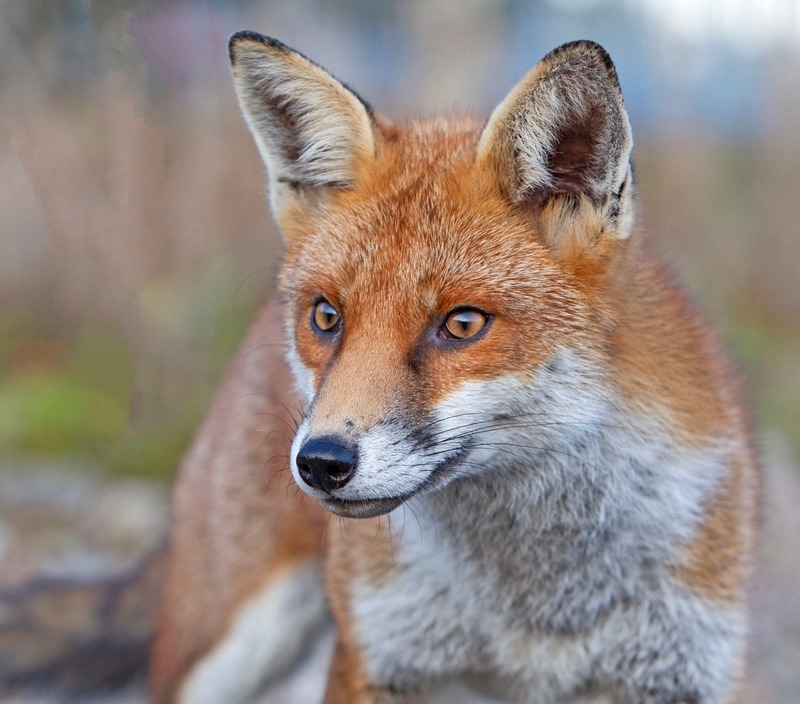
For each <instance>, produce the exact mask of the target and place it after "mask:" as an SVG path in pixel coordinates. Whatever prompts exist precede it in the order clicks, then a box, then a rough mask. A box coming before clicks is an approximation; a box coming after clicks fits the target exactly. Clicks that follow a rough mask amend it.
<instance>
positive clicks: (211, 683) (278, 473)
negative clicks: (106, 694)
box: [151, 305, 330, 704]
mask: <svg viewBox="0 0 800 704" xmlns="http://www.w3.org/2000/svg"><path fill="white" fill-rule="evenodd" d="M283 347H284V344H283V333H282V325H281V322H280V316H279V315H278V310H277V307H276V306H275V305H272V306H269V307H268V308H267V309H266V311H265V312H264V313H263V314H262V315H261V317H260V319H259V320H258V321H257V322H256V324H255V325H254V326H253V328H252V329H251V332H250V333H249V335H248V337H247V339H246V340H245V341H244V343H243V344H242V346H241V348H240V352H239V354H238V356H237V358H236V360H235V361H234V364H233V366H232V367H231V370H230V372H229V374H228V378H227V380H226V381H225V382H224V384H223V386H222V389H221V392H220V394H219V395H218V397H217V398H216V399H215V401H214V404H213V406H212V409H211V412H210V414H209V416H208V418H207V420H206V422H205V423H204V425H203V427H202V428H201V430H200V431H199V433H198V435H197V438H196V440H195V442H194V444H193V446H192V449H191V450H190V452H189V454H188V455H187V457H186V459H185V460H184V463H183V465H182V466H181V470H180V473H179V476H178V480H177V483H176V485H175V489H174V493H173V524H172V530H171V535H170V545H169V550H170V558H169V567H168V570H167V581H166V587H165V589H164V594H163V598H162V603H161V609H160V614H159V619H158V626H157V635H156V640H155V644H154V647H153V652H152V658H151V694H152V699H153V701H154V702H155V704H173V703H174V702H180V703H182V704H203V703H204V702H213V703H214V704H219V703H220V702H225V704H237V703H238V702H243V701H247V700H248V699H250V698H251V697H252V696H253V695H254V694H255V693H256V692H258V690H259V689H260V688H261V687H262V686H263V685H264V684H265V683H268V682H272V681H274V680H275V679H276V678H279V677H280V676H281V675H283V674H285V673H286V672H287V671H288V670H289V669H290V668H291V667H292V665H293V664H294V663H295V662H296V661H297V660H299V659H300V658H301V656H302V654H303V653H304V651H305V650H306V648H307V646H308V645H309V644H310V641H311V640H312V639H313V638H314V636H315V635H316V634H318V633H320V632H321V631H322V629H324V627H325V625H326V624H328V623H329V622H330V616H329V613H328V608H327V604H326V600H325V596H324V591H323V585H322V568H321V561H322V537H323V533H324V529H325V525H326V521H327V516H326V515H325V514H324V512H323V509H322V508H321V507H320V506H319V504H318V503H317V502H315V501H312V500H310V499H309V498H308V497H305V496H304V495H303V494H301V493H299V492H297V490H296V487H295V485H294V482H293V481H292V479H291V475H290V473H289V472H288V471H287V470H286V462H287V460H286V458H287V457H288V453H289V443H290V439H291V435H292V434H293V429H294V417H296V416H298V414H299V411H294V410H293V409H294V407H295V406H296V405H297V399H296V397H295V395H294V388H293V386H292V383H291V377H290V373H289V370H288V369H287V366H286V363H285V361H284V358H283Z"/></svg>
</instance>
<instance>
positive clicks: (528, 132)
mask: <svg viewBox="0 0 800 704" xmlns="http://www.w3.org/2000/svg"><path fill="white" fill-rule="evenodd" d="M230 55H231V62H232V66H233V75H234V80H235V84H236V89H237V93H238V98H239V101H240V104H241V107H242V110H243V112H244V115H245V118H246V120H247V123H248V125H249V126H250V129H251V130H252V132H253V135H254V137H255V140H256V143H257V144H258V148H259V150H260V152H261V155H262V157H263V159H264V161H265V162H266V165H267V169H268V173H269V192H270V199H271V203H272V208H273V212H274V214H275V217H276V220H277V222H278V223H279V226H280V227H281V230H282V232H283V234H284V237H285V241H286V245H287V253H286V257H285V261H284V264H283V267H282V273H281V277H280V290H281V296H282V300H283V304H284V309H285V316H286V318H285V320H286V331H287V337H288V341H289V352H288V355H289V360H290V363H291V365H292V368H293V370H294V373H295V375H296V379H297V382H298V386H299V387H300V389H301V390H302V391H303V392H304V393H305V394H306V396H307V398H308V401H309V408H308V411H307V413H306V416H305V418H304V419H303V421H302V423H301V425H300V428H299V430H298V432H297V435H296V437H295V439H294V442H293V445H292V452H291V469H292V472H293V474H294V476H295V479H296V480H297V482H298V484H299V485H300V487H301V488H302V489H303V490H304V491H306V492H307V493H308V494H310V495H311V496H314V497H316V498H318V499H319V500H321V501H322V503H323V504H324V505H325V507H326V508H328V509H329V510H331V511H333V512H334V513H337V514H340V515H346V516H353V517H366V516H374V515H379V514H382V513H386V512H388V511H391V510H392V509H394V508H395V507H397V506H399V505H400V504H401V503H403V502H404V501H406V500H407V499H409V498H410V497H412V496H414V495H416V494H418V493H420V492H424V491H432V490H436V489H437V488H439V487H441V486H443V485H445V484H447V483H449V482H451V481H452V480H453V479H455V478H457V477H467V476H471V475H474V474H475V473H477V472H488V471H492V467H494V466H496V465H497V464H498V463H503V462H505V463H510V462H511V463H513V460H514V452H513V450H511V449H510V448H511V447H512V446H513V445H514V443H513V442H512V441H511V440H510V439H509V438H513V433H514V432H515V429H519V428H521V427H524V428H525V431H526V433H527V435H526V438H527V439H528V442H529V443H530V438H531V432H532V431H531V429H532V428H533V429H534V432H541V433H546V432H550V430H551V429H552V426H560V427H559V428H558V432H559V433H560V434H561V435H562V436H563V435H565V434H568V433H569V432H570V431H569V428H572V427H576V428H577V427H579V426H580V424H579V423H577V422H575V419H580V418H584V417H585V418H590V417H591V418H593V417H596V416H597V415H598V414H600V412H601V411H600V410H599V407H600V405H602V401H601V399H602V394H600V393H595V391H593V389H594V390H596V388H597V378H599V376H601V375H602V371H601V370H599V367H598V368H597V369H595V368H594V367H593V363H592V360H593V359H595V358H597V356H598V355H599V354H600V352H598V349H599V348H601V347H602V345H603V342H602V339H601V335H600V333H599V332H598V331H601V330H603V328H604V325H606V323H607V322H608V321H606V320H605V319H604V315H605V313H604V310H605V309H604V306H603V295H604V293H603V292H604V291H605V290H606V289H607V288H608V287H609V285H610V284H609V281H610V280H611V279H612V277H613V276H614V271H615V267H616V263H617V262H618V261H619V259H620V256H621V252H622V251H624V250H625V248H626V246H627V240H628V236H629V234H630V232H631V227H632V219H633V187H632V173H631V165H630V152H631V147H632V139H631V132H630V125H629V122H628V117H627V114H626V112H625V108H624V106H623V102H622V97H621V94H620V89H619V83H618V80H617V76H616V72H615V70H614V66H613V64H612V63H611V60H610V59H609V57H608V55H607V54H606V52H605V51H604V50H603V49H602V48H601V47H600V46H598V45H597V44H594V43H591V42H586V41H581V42H573V43H570V44H566V45H564V46H562V47H560V48H558V49H556V50H555V51H553V52H551V53H550V54H548V55H547V56H546V57H545V58H544V59H543V60H542V61H541V62H540V63H539V64H538V65H537V66H536V67H535V68H534V69H532V70H531V71H530V72H529V73H528V74H527V75H526V76H525V77H524V78H523V79H522V81H521V82H520V83H519V84H518V85H517V86H516V87H515V88H514V89H513V90H512V91H511V93H510V94H509V95H508V97H507V98H506V99H505V100H504V101H503V102H502V103H501V104H500V105H499V106H498V107H497V108H496V109H495V111H494V113H493V114H492V115H491V117H490V118H489V120H488V122H486V123H485V124H476V123H475V122H473V121H472V120H469V119H454V118H449V119H439V120H430V121H424V122H412V123H410V124H406V125H394V124H392V123H391V122H389V121H388V120H387V119H385V118H384V117H382V116H381V115H379V114H378V113H376V112H375V111H374V110H372V108H370V106H369V105H368V104H366V103H365V102H364V101H363V100H361V99H360V98H359V97H358V96H357V95H356V94H355V93H353V92H352V91H351V90H350V89H349V88H347V87H346V86H345V85H344V84H342V83H340V82H339V81H337V80H336V79H335V78H333V77H332V76H331V75H329V74H328V73H327V72H325V71H324V70H323V69H322V68H320V67H319V66H317V65H316V64H314V63H312V62H311V61H309V60H308V59H306V58H305V57H304V56H302V55H301V54H299V53H297V52H295V51H293V50H291V49H289V48H287V47H286V46H284V45H283V44H281V43H279V42H277V41H275V40H273V39H269V38H267V37H263V36H260V35H257V34H253V33H250V32H239V33H237V34H234V35H233V37H232V38H231V40H230ZM562 418H569V419H570V423H571V425H570V424H566V423H562V422H561V419H562ZM501 436H502V438H503V439H504V442H502V443H501V442H498V438H500V437H501ZM533 444H534V445H535V443H533ZM531 449H535V447H529V448H528V449H522V450H520V452H522V453H525V452H527V451H528V450H531Z"/></svg>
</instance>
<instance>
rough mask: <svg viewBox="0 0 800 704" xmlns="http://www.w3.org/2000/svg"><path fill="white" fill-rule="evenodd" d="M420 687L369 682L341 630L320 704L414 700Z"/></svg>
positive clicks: (403, 703) (406, 703)
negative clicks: (400, 687) (410, 688)
mask: <svg viewBox="0 0 800 704" xmlns="http://www.w3.org/2000/svg"><path fill="white" fill-rule="evenodd" d="M420 697H421V693H420V692H419V691H416V690H414V691H406V692H400V691H395V690H391V689H389V688H385V687H380V686H376V685H375V684H373V683H370V682H369V679H368V677H367V675H366V672H365V670H364V666H363V661H362V659H361V657H360V655H359V653H358V652H357V650H356V648H355V647H354V646H353V645H352V644H351V643H348V640H347V639H346V637H345V638H343V637H342V634H341V632H340V634H339V636H338V637H337V640H336V646H335V648H334V651H333V658H332V660H331V667H330V671H329V673H328V685H327V689H326V691H325V699H324V701H323V704H417V703H418V702H420V701H421V699H420Z"/></svg>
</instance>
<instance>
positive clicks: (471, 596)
mask: <svg viewBox="0 0 800 704" xmlns="http://www.w3.org/2000/svg"><path fill="white" fill-rule="evenodd" d="M418 518H419V522H417V520H416V519H414V518H411V519H410V520H412V522H413V525H414V528H413V529H411V528H410V527H409V524H408V522H407V523H406V529H405V532H404V535H403V537H402V539H401V540H400V541H399V542H398V543H397V544H396V545H395V547H394V567H393V569H392V571H391V573H390V574H389V575H387V576H386V578H385V579H383V580H381V581H380V582H378V583H376V582H374V581H370V580H369V579H364V578H361V577H359V578H356V579H354V581H353V583H352V585H351V590H350V593H351V596H352V599H351V615H352V618H353V620H354V625H355V631H356V633H357V636H358V640H359V644H360V646H361V648H362V649H363V656H364V661H365V664H366V667H367V671H368V674H369V676H370V678H372V679H373V680H374V681H377V682H383V683H386V684H391V685H392V686H395V687H401V688H402V687H403V686H404V684H405V681H406V680H407V681H408V683H412V682H414V681H418V678H419V675H420V674H424V679H428V678H429V679H431V680H447V679H448V678H460V677H462V676H463V675H465V674H473V675H476V674H477V679H478V680H479V682H480V684H481V685H485V686H486V688H487V689H488V690H489V691H491V690H493V689H494V690H499V691H503V692H514V691H515V690H516V689H517V688H518V689H519V692H520V696H519V697H516V698H513V699H512V700H514V701H516V700H524V692H525V691H526V690H528V688H529V687H531V686H535V687H536V689H537V691H539V692H540V693H542V692H543V691H545V690H546V689H548V688H549V689H552V691H553V693H554V695H555V693H556V692H566V691H573V690H576V689H579V688H580V686H581V684H582V682H584V681H585V680H586V679H588V678H589V676H590V669H591V663H592V661H593V659H594V656H593V654H592V652H591V651H593V650H594V648H595V647H601V644H600V643H599V642H598V643H596V644H595V643H594V641H596V640H598V636H597V634H594V633H593V629H592V628H591V621H592V620H593V619H594V620H596V614H597V613H599V612H600V611H607V610H608V608H610V607H609V605H610V604H611V605H612V606H613V602H614V601H615V599H616V597H613V596H611V595H610V594H606V593H603V594H601V595H600V596H599V598H595V599H593V600H592V599H590V600H588V601H587V599H586V598H585V594H587V593H588V591H587V590H586V589H583V587H584V586H585V583H586V581H587V579H589V578H588V576H586V575H582V574H580V570H579V569H578V566H577V564H576V565H572V564H570V563H569V560H567V562H566V563H565V561H564V555H563V554H562V555H561V557H560V559H556V558H555V556H552V555H551V556H550V558H551V561H550V564H549V565H548V566H547V567H545V566H544V565H542V563H541V562H539V565H538V567H537V561H536V560H534V559H532V557H533V556H532V555H530V554H527V553H526V552H525V551H523V552H522V554H519V555H516V557H515V556H514V555H513V554H511V553H508V554H506V553H505V551H504V550H503V549H502V548H497V549H495V550H491V551H489V552H487V554H486V555H479V556H477V557H476V558H475V557H473V559H470V558H469V557H467V556H466V555H465V553H464V550H463V546H460V545H459V544H458V543H457V541H452V540H450V539H448V537H447V536H446V535H443V534H442V532H441V530H439V529H440V528H441V527H440V526H436V525H434V524H432V523H431V522H430V521H425V520H423V519H422V517H421V516H418ZM512 552H513V551H512ZM544 552H546V551H544ZM489 553H491V554H492V555H493V556H494V557H495V558H496V559H495V560H490V559H488V558H490V557H491V555H490V554H489ZM547 557H548V556H547V555H546V554H543V553H541V554H540V558H541V560H546V559H547ZM568 557H569V556H568ZM570 559H571V558H570ZM600 587H601V588H600V589H599V591H600V592H604V589H603V588H602V585H600ZM605 591H608V590H605ZM615 591H619V585H617V586H616V587H615ZM581 595H584V596H581ZM595 597H597V595H596V594H595ZM590 602H591V603H590ZM594 602H597V603H594Z"/></svg>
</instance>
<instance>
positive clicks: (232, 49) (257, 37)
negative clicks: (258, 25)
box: [228, 29, 291, 64]
mask: <svg viewBox="0 0 800 704" xmlns="http://www.w3.org/2000/svg"><path fill="white" fill-rule="evenodd" d="M245 43H250V44H261V45H262V46H265V47H268V48H270V49H277V50H278V51H287V52H288V51H291V49H289V47H288V46H286V45H285V44H284V43H283V42H279V41H278V40H277V39H273V38H272V37H267V36H266V35H264V34H259V33H258V32H251V31H250V30H247V29H240V30H239V31H238V32H234V33H233V34H231V36H230V39H228V56H229V57H230V60H231V64H236V60H237V58H238V48H239V46H240V45H242V44H245Z"/></svg>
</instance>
